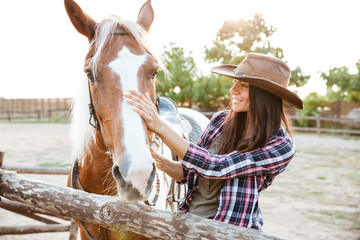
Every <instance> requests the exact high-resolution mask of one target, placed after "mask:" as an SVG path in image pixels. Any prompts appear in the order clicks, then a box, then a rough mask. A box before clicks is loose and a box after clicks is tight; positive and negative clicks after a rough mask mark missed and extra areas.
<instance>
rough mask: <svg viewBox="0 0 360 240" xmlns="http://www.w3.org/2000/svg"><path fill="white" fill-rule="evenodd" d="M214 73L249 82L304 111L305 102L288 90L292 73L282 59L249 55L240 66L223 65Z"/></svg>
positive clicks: (262, 55)
mask: <svg viewBox="0 0 360 240" xmlns="http://www.w3.org/2000/svg"><path fill="white" fill-rule="evenodd" d="M211 72H212V73H216V74H219V75H223V76H226V77H230V78H235V79H239V80H241V81H244V82H248V83H249V84H251V85H254V86H256V87H259V88H262V89H264V90H266V91H269V92H271V93H272V94H275V95H276V96H278V97H281V98H282V99H283V100H285V101H286V102H287V103H289V104H291V105H292V106H294V107H296V108H298V109H303V101H302V100H301V98H300V97H299V96H298V95H296V94H295V93H293V92H291V91H290V90H289V89H288V84H289V80H290V75H291V71H290V69H289V67H288V66H287V65H286V64H285V63H284V62H283V61H281V60H280V59H278V58H274V57H271V56H267V55H264V54H260V53H249V54H248V55H247V57H246V58H245V59H244V60H243V61H242V62H241V63H240V64H239V66H234V65H221V66H218V67H214V68H212V69H211Z"/></svg>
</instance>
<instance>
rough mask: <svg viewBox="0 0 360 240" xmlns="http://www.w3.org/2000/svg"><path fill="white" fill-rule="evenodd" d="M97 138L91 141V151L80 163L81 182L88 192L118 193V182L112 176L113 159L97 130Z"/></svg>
mask: <svg viewBox="0 0 360 240" xmlns="http://www.w3.org/2000/svg"><path fill="white" fill-rule="evenodd" d="M95 138H96V141H94V140H92V141H91V143H90V146H89V151H87V152H86V153H85V154H84V156H83V158H82V162H81V164H80V165H79V178H80V183H81V185H82V187H83V188H84V190H85V191H87V192H91V193H96V194H103V195H117V189H116V183H115V181H114V179H113V177H112V166H113V162H112V159H111V158H110V155H109V154H108V153H107V150H106V147H105V145H104V143H103V140H102V138H101V135H100V133H99V132H96V137H95Z"/></svg>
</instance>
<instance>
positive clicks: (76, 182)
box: [70, 28, 178, 240]
mask: <svg viewBox="0 0 360 240" xmlns="http://www.w3.org/2000/svg"><path fill="white" fill-rule="evenodd" d="M114 34H115V35H126V34H128V32H126V30H125V29H123V28H119V29H117V30H116V31H115V33H114ZM94 44H95V40H94V39H93V40H92V41H91V42H90V47H89V48H91V47H92V46H93V45H94ZM88 91H89V99H90V103H89V104H88V107H89V124H90V125H91V126H92V127H93V128H94V129H95V130H96V131H98V132H99V134H100V136H101V139H102V141H103V143H104V146H105V148H106V151H107V152H108V153H110V151H109V148H108V147H107V145H106V143H105V141H104V137H103V134H102V132H101V127H100V124H99V120H98V118H97V115H96V110H95V107H94V104H93V99H92V95H91V90H90V80H88ZM154 104H155V107H156V109H157V111H158V113H159V106H160V97H159V95H158V94H156V98H155V103H154ZM156 138H158V137H157V136H156V135H155V134H154V135H153V140H152V142H154V141H155V139H156ZM161 143H162V141H161ZM162 144H163V143H162ZM172 155H173V156H172V158H173V160H178V159H177V156H176V155H175V154H174V153H173V152H172ZM110 157H111V158H112V156H110ZM78 164H79V160H78V159H76V160H75V162H74V164H73V166H72V170H71V178H70V179H71V187H72V188H74V189H78V188H77V186H78V187H79V188H80V190H83V191H86V190H85V189H84V187H83V186H82V185H81V183H80V179H79V168H78ZM174 186H175V180H172V181H171V186H170V189H169V193H168V195H167V198H166V200H167V202H168V204H169V206H170V207H171V209H172V211H175V207H174V205H173V202H177V201H176V200H175V198H174ZM159 192H160V179H159V177H158V174H157V173H156V189H155V195H154V198H153V199H152V200H151V201H149V200H146V201H144V203H145V204H146V205H149V206H155V204H156V202H157V200H158V198H159ZM79 221H80V223H81V225H82V226H83V228H84V229H85V231H86V233H87V235H88V237H89V238H90V239H91V240H100V239H98V238H96V237H95V236H94V235H92V234H91V233H90V231H89V230H88V228H87V227H86V223H85V222H83V221H81V220H79ZM100 229H101V234H102V235H103V237H104V239H107V232H106V229H104V228H100Z"/></svg>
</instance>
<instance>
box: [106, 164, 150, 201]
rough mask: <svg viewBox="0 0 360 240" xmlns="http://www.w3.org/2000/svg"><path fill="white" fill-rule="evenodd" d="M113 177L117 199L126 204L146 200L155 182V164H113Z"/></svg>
mask: <svg viewBox="0 0 360 240" xmlns="http://www.w3.org/2000/svg"><path fill="white" fill-rule="evenodd" d="M112 173H113V177H114V179H115V182H116V184H117V188H118V194H119V197H120V198H121V199H122V200H124V201H126V202H137V201H144V200H146V199H147V198H148V197H149V195H150V193H151V190H152V186H153V182H154V180H155V174H156V167H155V163H154V162H153V161H152V163H150V164H149V163H146V164H145V163H144V164H137V166H136V164H134V163H129V162H127V161H117V162H114V165H113V168H112Z"/></svg>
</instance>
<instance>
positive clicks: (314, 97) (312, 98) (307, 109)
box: [296, 92, 332, 127]
mask: <svg viewBox="0 0 360 240" xmlns="http://www.w3.org/2000/svg"><path fill="white" fill-rule="evenodd" d="M331 102H332V101H331V100H330V99H329V98H328V97H327V96H319V94H318V93H316V92H312V93H310V94H309V95H308V96H307V97H306V98H305V99H304V109H303V110H299V111H297V112H296V115H298V116H316V115H318V114H320V111H323V110H324V108H325V107H327V106H328V105H329V104H330V103H331ZM297 125H299V126H302V127H309V126H310V124H309V122H308V121H307V120H305V119H299V120H297Z"/></svg>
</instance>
